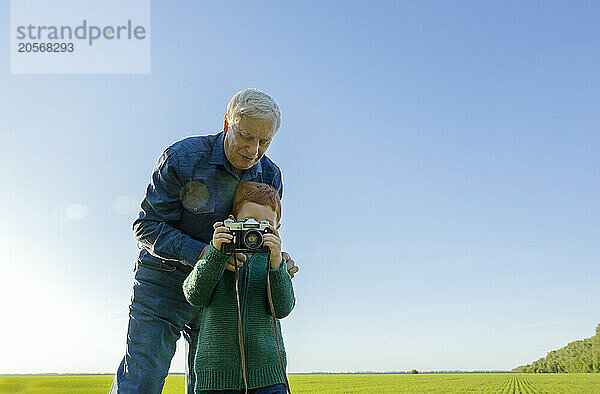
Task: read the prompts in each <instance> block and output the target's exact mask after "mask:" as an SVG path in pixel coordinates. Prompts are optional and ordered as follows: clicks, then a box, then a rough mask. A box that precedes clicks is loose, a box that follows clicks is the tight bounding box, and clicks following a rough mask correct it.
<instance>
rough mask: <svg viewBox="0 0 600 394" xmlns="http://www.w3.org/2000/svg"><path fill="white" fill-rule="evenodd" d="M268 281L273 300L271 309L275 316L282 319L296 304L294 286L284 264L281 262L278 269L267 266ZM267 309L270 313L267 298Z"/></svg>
mask: <svg viewBox="0 0 600 394" xmlns="http://www.w3.org/2000/svg"><path fill="white" fill-rule="evenodd" d="M268 275H269V282H270V284H271V296H272V297H271V299H272V300H273V310H274V312H275V317H276V318H278V319H283V318H284V317H286V316H287V315H289V314H290V312H291V311H292V309H294V306H295V305H296V297H294V287H293V286H292V278H291V276H290V274H289V273H288V271H287V268H286V265H284V264H281V265H280V266H279V268H278V269H276V270H274V269H271V268H270V267H269V273H268ZM267 308H268V309H267V310H268V311H269V315H270V314H271V308H270V307H269V303H268V300H267Z"/></svg>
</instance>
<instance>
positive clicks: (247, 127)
mask: <svg viewBox="0 0 600 394" xmlns="http://www.w3.org/2000/svg"><path fill="white" fill-rule="evenodd" d="M234 128H236V129H237V130H239V131H241V132H244V133H247V134H252V135H253V136H261V137H265V136H271V137H272V136H273V135H275V132H276V130H275V120H274V119H255V118H248V117H245V116H242V117H241V118H240V120H239V121H238V122H237V123H236V124H235V125H234Z"/></svg>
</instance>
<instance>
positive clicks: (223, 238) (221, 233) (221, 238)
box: [212, 222, 246, 271]
mask: <svg viewBox="0 0 600 394" xmlns="http://www.w3.org/2000/svg"><path fill="white" fill-rule="evenodd" d="M213 228H214V229H215V231H214V233H213V239H212V244H213V246H214V248H215V249H217V250H218V251H219V252H220V251H221V248H222V246H223V244H224V243H230V242H231V240H232V239H233V235H231V234H229V229H228V228H227V227H225V226H224V225H223V222H216V223H215V224H213ZM236 256H237V266H238V268H241V267H242V266H243V265H244V263H245V262H246V255H245V254H243V253H236ZM233 264H234V261H233V256H232V257H231V258H230V259H229V261H227V265H226V266H225V269H228V270H229V271H235V266H234V265H233Z"/></svg>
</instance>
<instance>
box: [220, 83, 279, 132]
mask: <svg viewBox="0 0 600 394" xmlns="http://www.w3.org/2000/svg"><path fill="white" fill-rule="evenodd" d="M242 116H247V117H249V118H253V119H273V120H275V131H277V130H279V126H280V125H281V112H280V111H279V106H278V105H277V103H276V102H275V100H273V97H271V96H269V95H268V94H266V93H265V92H263V91H261V90H258V89H244V90H240V91H239V92H237V93H236V94H234V95H233V97H232V98H231V100H229V104H227V122H229V124H235V123H237V122H238V121H239V120H240V118H241V117H242Z"/></svg>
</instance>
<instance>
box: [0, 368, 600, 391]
mask: <svg viewBox="0 0 600 394" xmlns="http://www.w3.org/2000/svg"><path fill="white" fill-rule="evenodd" d="M111 382H112V376H106V375H104V376H69V375H65V376H63V375H61V376H3V377H0V393H107V392H108V389H109V388H110V385H111ZM290 384H291V386H292V393H552V394H553V393H569V394H570V393H600V374H583V373H581V374H509V373H477V374H470V373H469V374H466V373H463V374H419V375H408V374H406V375H402V374H399V375H394V374H385V375H383V374H367V375H290ZM183 392H184V390H183V376H181V375H173V376H169V377H168V378H167V382H166V384H165V389H164V391H163V393H183Z"/></svg>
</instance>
